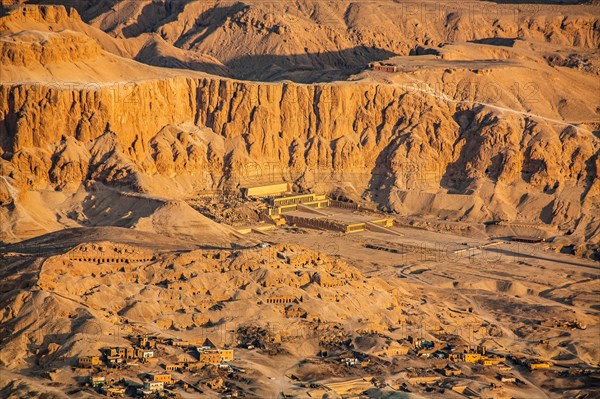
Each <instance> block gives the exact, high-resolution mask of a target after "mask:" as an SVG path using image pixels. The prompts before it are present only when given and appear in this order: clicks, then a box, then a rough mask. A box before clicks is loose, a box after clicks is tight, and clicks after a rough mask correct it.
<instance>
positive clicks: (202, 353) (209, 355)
mask: <svg viewBox="0 0 600 399" xmlns="http://www.w3.org/2000/svg"><path fill="white" fill-rule="evenodd" d="M196 351H197V352H198V353H199V361H200V362H201V363H207V364H218V363H220V362H229V361H231V360H233V349H217V348H216V346H215V344H214V343H213V342H212V341H211V340H210V339H208V338H207V339H206V340H205V341H204V343H203V344H202V346H199V347H196Z"/></svg>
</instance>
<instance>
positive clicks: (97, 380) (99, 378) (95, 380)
mask: <svg viewBox="0 0 600 399" xmlns="http://www.w3.org/2000/svg"><path fill="white" fill-rule="evenodd" d="M89 381H90V385H91V386H92V388H98V387H101V386H103V385H106V377H105V376H103V375H92V376H90V380H89Z"/></svg>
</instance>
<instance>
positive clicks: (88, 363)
mask: <svg viewBox="0 0 600 399" xmlns="http://www.w3.org/2000/svg"><path fill="white" fill-rule="evenodd" d="M99 364H100V357H99V356H82V357H80V358H79V359H78V361H77V367H82V368H88V367H94V366H98V365H99Z"/></svg>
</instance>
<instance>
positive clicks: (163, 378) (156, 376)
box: [148, 373, 173, 385]
mask: <svg viewBox="0 0 600 399" xmlns="http://www.w3.org/2000/svg"><path fill="white" fill-rule="evenodd" d="M148 377H149V380H150V381H153V382H156V381H159V382H162V383H163V384H164V385H170V384H172V383H173V379H172V378H171V374H168V373H150V374H148Z"/></svg>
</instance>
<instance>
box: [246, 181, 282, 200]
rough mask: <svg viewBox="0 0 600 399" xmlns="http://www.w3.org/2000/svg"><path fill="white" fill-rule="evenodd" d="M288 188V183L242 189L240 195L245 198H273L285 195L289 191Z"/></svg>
mask: <svg viewBox="0 0 600 399" xmlns="http://www.w3.org/2000/svg"><path fill="white" fill-rule="evenodd" d="M289 188H290V187H289V185H288V183H278V184H269V185H265V186H254V187H244V188H242V194H243V195H244V196H246V197H274V196H278V195H283V194H285V193H286V192H288V191H289Z"/></svg>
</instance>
